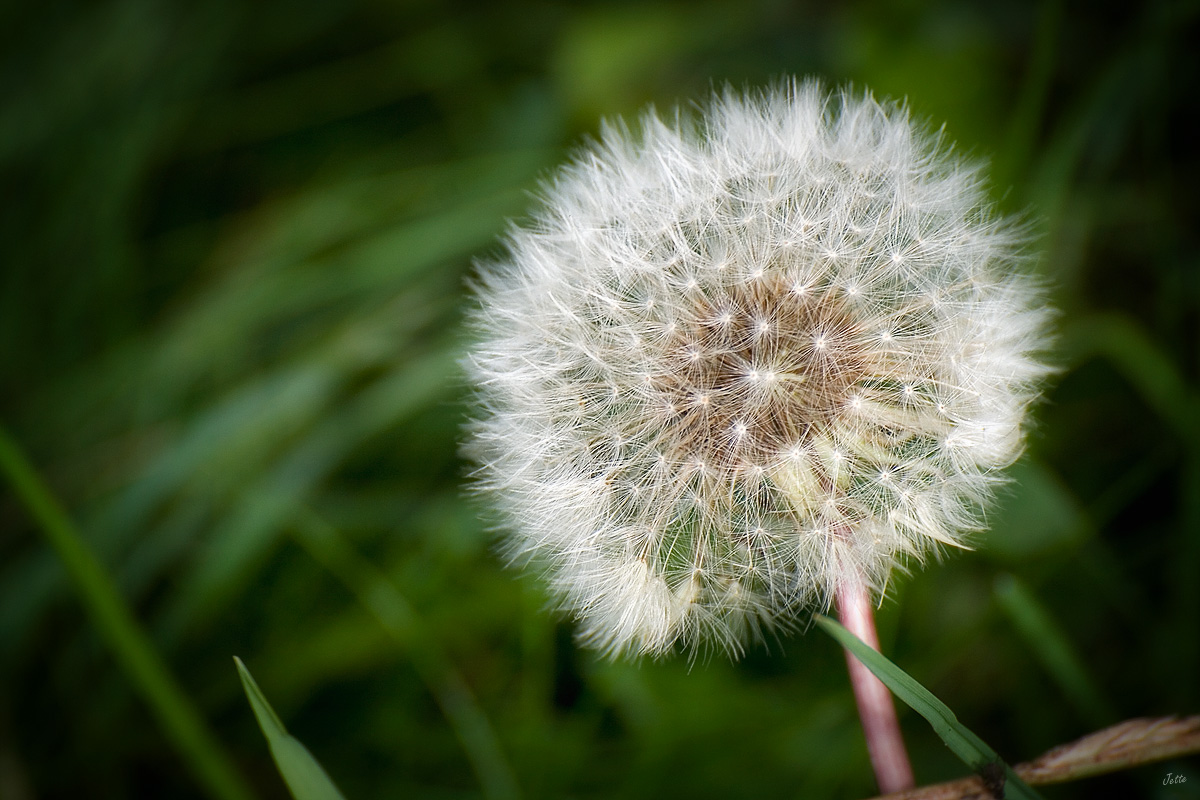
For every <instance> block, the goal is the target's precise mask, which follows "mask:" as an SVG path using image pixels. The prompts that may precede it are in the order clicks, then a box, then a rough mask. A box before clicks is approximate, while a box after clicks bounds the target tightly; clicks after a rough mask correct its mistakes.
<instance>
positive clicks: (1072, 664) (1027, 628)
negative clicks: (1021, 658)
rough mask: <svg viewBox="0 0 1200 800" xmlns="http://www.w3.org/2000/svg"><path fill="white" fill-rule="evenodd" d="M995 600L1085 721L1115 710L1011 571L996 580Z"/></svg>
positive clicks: (1105, 718) (1102, 719) (1112, 715)
mask: <svg viewBox="0 0 1200 800" xmlns="http://www.w3.org/2000/svg"><path fill="white" fill-rule="evenodd" d="M995 594H996V600H997V601H998V602H999V603H1000V608H1001V609H1003V610H1004V613H1005V614H1007V615H1008V618H1009V619H1010V620H1012V623H1013V626H1014V627H1015V628H1016V629H1017V632H1018V633H1020V635H1021V637H1022V638H1023V639H1024V640H1025V642H1026V644H1028V646H1029V648H1030V649H1031V650H1032V651H1033V653H1034V654H1035V655H1036V656H1037V657H1038V660H1039V661H1041V662H1042V666H1043V667H1045V669H1046V671H1047V672H1048V673H1050V676H1051V677H1052V678H1053V679H1054V680H1055V682H1056V683H1058V685H1059V686H1060V687H1061V688H1062V690H1063V692H1064V693H1065V694H1066V696H1067V698H1068V699H1069V700H1070V701H1071V702H1072V703H1074V704H1075V707H1076V708H1077V709H1079V711H1080V713H1081V714H1082V715H1083V717H1084V718H1085V719H1086V720H1088V722H1090V723H1092V724H1094V725H1096V726H1101V725H1104V724H1105V723H1107V722H1111V721H1112V720H1114V719H1116V717H1117V714H1116V712H1115V711H1114V709H1113V708H1112V706H1111V705H1110V704H1109V703H1108V701H1107V700H1105V699H1104V696H1103V695H1102V694H1101V693H1100V690H1099V688H1097V686H1096V682H1095V681H1094V680H1092V677H1091V676H1090V675H1089V674H1088V671H1087V669H1086V668H1085V667H1084V665H1083V661H1082V660H1081V659H1080V658H1079V656H1078V655H1077V654H1076V652H1075V648H1074V647H1072V645H1071V642H1070V641H1069V640H1068V639H1067V636H1066V634H1064V633H1063V631H1062V629H1061V628H1059V626H1058V625H1057V624H1056V623H1055V622H1054V620H1053V619H1052V618H1051V616H1050V614H1049V612H1047V611H1046V609H1045V607H1043V606H1042V604H1041V603H1040V602H1039V601H1038V599H1037V597H1036V596H1035V595H1034V593H1033V592H1032V591H1031V590H1030V589H1029V587H1028V586H1026V585H1025V584H1023V583H1022V582H1021V581H1019V580H1018V579H1017V578H1015V577H1013V576H1012V575H1002V576H1001V577H1000V578H998V579H997V580H996V586H995Z"/></svg>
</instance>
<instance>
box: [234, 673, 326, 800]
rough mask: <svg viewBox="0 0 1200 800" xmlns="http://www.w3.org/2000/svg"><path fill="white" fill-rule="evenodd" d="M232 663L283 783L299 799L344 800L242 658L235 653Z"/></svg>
mask: <svg viewBox="0 0 1200 800" xmlns="http://www.w3.org/2000/svg"><path fill="white" fill-rule="evenodd" d="M233 663H235V664H237V670H238V676H239V677H240V678H241V679H242V688H243V689H245V690H246V699H247V700H249V701H250V707H251V708H253V709H254V716H255V717H256V718H257V719H258V727H260V728H262V732H263V736H265V737H266V739H267V745H268V746H269V747H270V748H271V757H272V758H274V759H275V766H276V767H278V768H279V774H280V775H282V776H283V782H284V783H286V784H287V787H288V791H290V792H291V793H292V797H294V798H296V800H345V798H343V797H342V793H341V792H339V791H338V788H337V787H336V786H334V785H333V781H332V780H331V779H330V778H329V775H328V774H326V772H325V770H324V768H322V767H321V765H320V764H319V763H317V760H316V759H315V758H313V756H312V753H310V752H308V748H307V747H305V746H304V745H303V744H301V743H300V740H299V739H297V738H296V737H295V736H292V735H291V734H290V733H288V732H287V728H285V727H284V726H283V722H282V721H281V720H280V719H279V716H278V715H277V714H276V713H275V709H273V708H271V704H270V703H269V702H267V698H266V695H264V694H263V693H262V690H261V689H259V688H258V684H257V683H255V682H254V677H253V676H252V675H251V674H250V670H248V669H246V665H245V664H243V663H242V660H241V659H240V658H238V657H237V656H234V657H233Z"/></svg>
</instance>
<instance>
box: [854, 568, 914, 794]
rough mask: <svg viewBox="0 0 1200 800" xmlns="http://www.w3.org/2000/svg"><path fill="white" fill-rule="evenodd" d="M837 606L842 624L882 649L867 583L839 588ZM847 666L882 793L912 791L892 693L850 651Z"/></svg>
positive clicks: (876, 647)
mask: <svg viewBox="0 0 1200 800" xmlns="http://www.w3.org/2000/svg"><path fill="white" fill-rule="evenodd" d="M837 605H838V616H839V617H841V620H842V624H843V625H845V626H846V628H847V629H848V630H849V631H850V632H851V633H853V634H854V635H855V636H857V637H858V638H860V639H862V640H863V641H864V642H866V643H867V644H869V645H871V647H873V648H875V649H876V650H878V649H879V634H878V633H876V632H875V609H874V607H873V606H872V605H871V597H870V594H869V593H868V592H867V587H866V586H865V585H864V584H863V582H862V581H857V580H856V581H846V582H844V583H843V584H842V585H841V587H839V589H838V596H837ZM846 665H847V666H848V667H849V670H850V685H851V686H853V687H854V699H855V700H856V701H857V702H858V716H859V717H860V718H861V719H862V726H863V734H864V735H865V736H866V739H867V752H868V753H869V754H870V756H871V766H872V767H874V769H875V780H876V781H878V782H879V791H881V792H883V793H884V794H890V793H891V792H900V791H904V790H905V789H911V788H912V787H913V786H914V782H913V771H912V766H911V765H910V764H909V763H908V753H907V752H906V751H905V749H904V739H903V737H901V735H900V723H899V721H898V720H897V719H896V706H895V705H894V704H893V703H892V694H891V692H889V691H888V688H887V687H886V686H884V685H883V683H881V682H880V680H879V679H878V678H876V677H875V676H874V675H873V674H871V671H870V670H869V669H867V668H866V667H865V666H863V664H862V662H861V661H859V660H858V659H857V658H855V657H854V656H852V655H851V654H850V651H849V650H847V651H846Z"/></svg>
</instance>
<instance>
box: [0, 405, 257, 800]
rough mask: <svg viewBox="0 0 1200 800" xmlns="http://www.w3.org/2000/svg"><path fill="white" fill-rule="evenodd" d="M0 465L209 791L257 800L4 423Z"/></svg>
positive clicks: (226, 798) (228, 798)
mask: <svg viewBox="0 0 1200 800" xmlns="http://www.w3.org/2000/svg"><path fill="white" fill-rule="evenodd" d="M0 470H2V471H3V472H4V474H5V475H6V476H7V477H8V479H9V481H10V483H11V484H12V487H13V490H14V491H15V492H16V494H17V497H18V498H19V499H20V501H21V502H22V503H23V504H24V505H25V507H26V509H27V510H28V511H29V514H30V516H32V517H33V519H34V520H35V521H36V522H37V524H38V526H39V527H40V528H41V530H42V532H43V533H44V534H45V536H46V539H47V540H49V542H50V544H51V546H53V548H54V549H55V551H57V552H58V555H59V557H60V558H61V559H62V562H63V566H64V567H66V570H67V572H68V573H69V574H70V576H71V580H72V581H73V582H74V584H75V587H76V590H77V591H78V593H79V597H80V600H81V602H82V603H83V606H84V608H85V609H86V610H87V612H88V614H90V615H91V617H92V621H93V622H94V623H95V625H96V628H97V630H98V631H99V633H100V635H101V637H102V638H103V639H104V640H105V642H106V643H107V644H108V646H109V648H110V649H111V650H112V652H113V655H114V656H115V657H116V659H117V662H118V663H119V664H120V665H121V668H122V669H123V670H124V671H125V673H126V675H127V676H128V677H129V680H130V682H131V683H132V684H133V688H134V690H135V691H136V692H138V693H139V694H141V695H142V698H143V699H144V700H145V701H146V704H147V705H149V706H150V710H151V712H153V714H154V716H155V717H157V718H158V721H159V724H161V725H162V727H163V729H164V730H165V731H166V734H167V737H168V738H169V739H170V740H171V743H172V744H173V745H174V746H175V749H176V750H177V751H178V752H179V754H180V756H182V757H183V759H184V760H185V761H186V762H187V765H188V767H189V768H190V769H191V770H192V772H193V773H194V774H195V776H196V778H197V779H198V780H199V781H200V783H201V784H202V785H203V786H204V788H205V789H206V790H207V792H208V794H209V795H210V796H211V797H215V798H221V800H250V798H252V797H253V796H254V795H253V792H251V791H250V788H249V786H248V785H247V784H246V782H245V780H244V779H243V778H242V776H241V775H240V774H239V773H238V772H237V770H236V769H235V767H234V766H233V763H232V761H231V760H230V759H229V757H228V756H227V755H226V754H225V752H224V750H223V749H222V747H221V745H220V744H219V743H218V741H217V739H216V737H214V736H213V735H212V733H211V732H210V731H209V730H208V727H207V725H206V724H205V722H204V720H203V719H202V718H201V716H200V714H199V712H198V711H197V710H196V709H195V707H194V706H193V705H192V704H191V702H190V701H189V700H188V697H187V695H186V694H184V692H183V689H181V688H180V686H179V684H178V683H176V681H175V679H174V677H173V676H172V675H171V673H170V672H169V670H168V669H167V666H166V664H165V663H163V661H162V659H161V658H160V657H159V655H158V653H157V651H156V650H155V649H154V646H153V645H152V644H151V642H150V639H149V637H147V636H146V634H145V632H144V631H143V630H142V628H141V627H140V626H139V625H138V623H137V621H136V620H135V619H134V616H133V613H132V612H131V611H130V610H129V607H128V606H127V605H126V604H125V601H124V600H123V599H122V598H121V596H120V594H119V593H118V592H117V589H116V586H115V585H114V583H113V581H112V578H111V577H110V576H109V575H108V573H107V572H106V571H105V569H104V567H103V566H102V565H101V564H100V562H99V561H98V560H97V559H96V557H95V555H94V554H93V553H92V551H91V550H90V549H88V546H87V545H86V544H85V543H84V541H83V539H82V538H81V537H80V536H79V534H78V532H77V531H76V530H75V526H74V524H73V523H72V522H71V519H70V517H68V516H67V513H66V511H65V510H64V509H63V507H62V505H61V504H60V503H59V502H58V500H57V499H56V498H55V497H54V496H53V495H52V494H51V492H50V490H49V488H48V487H47V486H46V484H45V483H44V482H43V481H42V479H41V477H40V476H39V475H38V474H37V473H36V472H35V471H34V468H33V466H32V465H31V464H30V463H29V461H28V459H26V458H25V455H24V454H23V453H22V452H21V450H20V448H19V447H18V446H17V443H16V442H15V441H13V439H12V438H11V437H10V436H9V435H8V433H7V432H6V431H5V430H4V429H3V428H0Z"/></svg>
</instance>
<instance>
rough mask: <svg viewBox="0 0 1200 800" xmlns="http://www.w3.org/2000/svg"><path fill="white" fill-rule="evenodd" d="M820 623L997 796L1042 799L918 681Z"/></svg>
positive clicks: (837, 627) (835, 626) (838, 628)
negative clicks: (918, 716) (924, 722)
mask: <svg viewBox="0 0 1200 800" xmlns="http://www.w3.org/2000/svg"><path fill="white" fill-rule="evenodd" d="M813 621H814V622H816V623H817V625H819V626H820V627H821V629H822V630H824V631H825V632H826V633H828V634H829V635H830V636H832V637H833V638H834V639H835V640H836V641H837V642H838V644H840V645H842V647H845V648H846V649H847V650H849V651H850V653H851V654H853V655H854V657H855V658H857V659H858V660H859V661H861V662H862V663H863V665H864V666H866V668H867V669H869V670H871V672H872V673H873V674H874V675H875V677H877V678H879V680H881V681H883V683H884V685H886V686H887V687H888V688H889V689H891V690H892V693H893V694H895V695H896V697H899V698H900V699H901V700H903V701H904V702H905V703H906V704H907V705H908V706H909V707H910V708H911V709H912V710H913V711H916V712H917V713H918V714H920V715H921V716H922V717H924V718H925V719H926V720H928V722H929V724H930V725H932V726H933V730H934V732H936V733H937V735H938V736H939V737H941V740H942V741H943V742H944V743H945V744H946V746H947V747H949V748H950V750H951V752H953V753H954V755H956V756H958V757H959V758H960V759H962V762H963V763H964V764H966V765H967V766H968V767H970V768H971V769H972V770H974V771H975V772H977V773H979V774H980V775H981V776H982V777H983V778H984V783H985V784H987V785H988V786H989V787H990V788H1000V789H1002V792H1000V793H997V792H993V793H995V794H998V796H1002V797H1007V798H1017V799H1018V800H1020V799H1021V798H1023V799H1024V800H1040V798H1041V795H1039V794H1038V793H1037V792H1035V791H1034V790H1033V789H1032V788H1030V787H1029V785H1028V784H1026V783H1025V782H1024V781H1023V780H1021V778H1020V777H1019V776H1018V775H1017V773H1015V772H1013V769H1012V767H1010V766H1009V765H1008V764H1007V763H1005V762H1004V760H1003V759H1001V758H1000V756H999V755H998V754H997V753H996V751H995V750H993V749H992V748H990V747H988V745H987V744H986V743H985V742H984V741H983V740H982V739H980V738H979V737H978V736H976V735H975V734H974V733H972V732H971V731H970V730H969V729H968V728H967V727H966V726H965V725H963V724H962V723H961V722H959V721H958V718H957V717H956V716H954V712H953V711H951V710H950V708H949V706H947V705H946V704H945V703H943V702H942V701H941V700H938V699H937V698H936V697H935V696H934V695H933V693H932V692H931V691H929V690H928V689H926V688H925V687H924V686H922V685H921V684H920V683H918V682H917V680H916V679H915V678H913V677H912V676H911V675H909V674H908V673H907V672H905V671H904V670H902V669H900V668H899V667H898V666H896V665H895V664H893V663H892V662H891V661H889V660H888V659H887V658H885V657H884V656H883V655H882V654H881V653H879V652H878V651H877V650H875V649H874V648H872V647H871V646H870V645H868V644H867V643H866V642H864V641H862V640H861V639H859V638H858V637H857V636H855V635H854V634H852V633H851V632H850V631H848V630H846V629H845V628H844V627H842V625H841V624H840V623H838V622H836V621H835V620H832V619H830V618H829V617H826V616H825V615H823V614H814V615H813Z"/></svg>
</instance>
